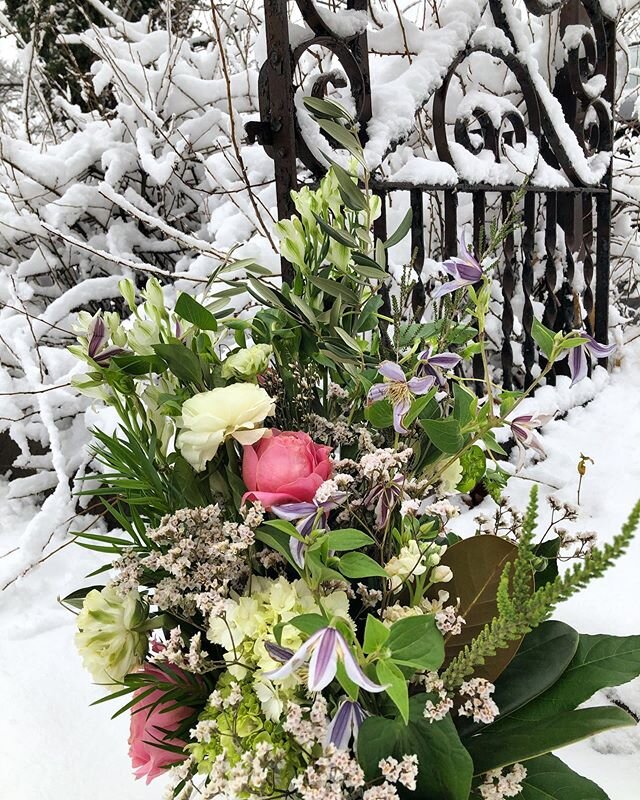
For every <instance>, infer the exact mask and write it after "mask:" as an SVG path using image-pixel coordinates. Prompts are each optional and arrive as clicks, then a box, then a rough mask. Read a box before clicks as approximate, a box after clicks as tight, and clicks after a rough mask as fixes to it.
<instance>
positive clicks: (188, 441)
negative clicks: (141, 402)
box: [176, 383, 275, 472]
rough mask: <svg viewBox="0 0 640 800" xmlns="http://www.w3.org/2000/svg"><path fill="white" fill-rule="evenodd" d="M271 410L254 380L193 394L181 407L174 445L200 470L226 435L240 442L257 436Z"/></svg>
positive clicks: (249, 442) (255, 439) (264, 430)
mask: <svg viewBox="0 0 640 800" xmlns="http://www.w3.org/2000/svg"><path fill="white" fill-rule="evenodd" d="M274 411H275V403H274V401H273V400H272V399H271V398H270V397H269V395H268V394H267V393H266V392H265V390H264V389H262V388H261V387H260V386H257V385H256V384H255V383H232V384H231V385H230V386H223V387H220V388H218V389H212V390H211V391H210V392H202V393H201V394H196V395H194V396H193V397H191V398H189V400H187V401H186V403H185V404H184V405H183V406H182V423H181V430H180V433H179V434H178V438H177V440H176V446H177V448H178V450H180V452H181V453H182V455H183V456H184V458H186V460H187V461H188V462H189V463H190V464H191V466H192V467H193V468H194V469H195V470H196V472H202V470H203V469H204V468H205V466H206V464H207V461H211V459H212V458H213V457H214V456H215V454H216V453H217V452H218V447H220V445H221V444H222V442H223V441H224V440H225V439H227V438H228V437H229V436H233V438H234V439H237V440H238V441H239V442H240V443H241V444H243V445H244V444H255V443H256V442H257V441H258V440H259V439H261V438H262V437H263V436H264V434H265V433H266V429H265V428H263V427H262V423H263V422H264V420H265V419H266V418H267V417H268V416H270V415H271V414H273V413H274Z"/></svg>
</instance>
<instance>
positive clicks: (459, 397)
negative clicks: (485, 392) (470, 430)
mask: <svg viewBox="0 0 640 800" xmlns="http://www.w3.org/2000/svg"><path fill="white" fill-rule="evenodd" d="M477 402H478V398H477V397H476V396H475V394H473V392H470V391H469V390H468V389H465V388H464V386H462V384H460V383H454V384H453V416H454V417H455V418H456V419H457V420H458V422H459V423H460V426H461V427H464V426H465V425H467V424H468V423H469V422H471V420H472V419H473V409H474V408H475V407H476V405H477Z"/></svg>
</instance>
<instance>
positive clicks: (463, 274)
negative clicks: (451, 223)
mask: <svg viewBox="0 0 640 800" xmlns="http://www.w3.org/2000/svg"><path fill="white" fill-rule="evenodd" d="M460 252H461V254H462V257H460V256H452V257H451V258H448V259H447V260H446V261H443V263H442V266H443V267H444V268H445V269H446V270H447V272H448V273H449V275H451V277H452V278H453V280H452V281H448V282H447V283H443V284H442V286H439V287H438V288H437V289H436V290H435V292H433V294H432V295H431V296H432V297H433V298H438V297H442V296H443V295H445V294H452V293H453V292H455V291H457V290H458V289H463V288H464V287H465V286H472V285H473V284H474V283H478V281H481V280H482V275H483V273H482V267H481V266H480V263H479V262H478V260H477V259H476V258H475V257H474V256H472V255H471V253H470V252H469V250H468V248H467V245H466V242H465V240H464V233H463V234H462V236H461V237H460Z"/></svg>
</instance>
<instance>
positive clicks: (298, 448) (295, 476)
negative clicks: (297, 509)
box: [242, 428, 331, 511]
mask: <svg viewBox="0 0 640 800" xmlns="http://www.w3.org/2000/svg"><path fill="white" fill-rule="evenodd" d="M330 452H331V448H330V447H325V446H324V445H319V444H316V443H315V442H314V441H313V440H312V439H311V438H310V437H309V436H308V435H307V434H306V433H301V432H300V431H295V432H294V431H279V430H277V429H275V428H273V429H272V431H271V436H265V437H264V438H262V439H260V441H259V442H256V444H253V445H247V446H246V447H245V448H244V456H243V459H242V478H243V480H244V482H245V486H246V487H247V489H248V490H249V491H248V492H247V493H246V494H245V495H244V497H243V501H246V500H259V501H260V502H261V503H262V505H263V506H264V507H265V508H266V509H267V511H268V510H270V509H271V507H272V506H280V505H283V504H284V503H310V502H311V501H312V500H313V498H314V496H315V493H316V491H317V489H318V487H319V486H320V485H321V484H322V483H324V481H326V480H327V479H328V478H329V476H330V475H331V461H330V460H329V453H330Z"/></svg>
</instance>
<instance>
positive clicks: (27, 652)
mask: <svg viewBox="0 0 640 800" xmlns="http://www.w3.org/2000/svg"><path fill="white" fill-rule="evenodd" d="M590 398H593V399H592V400H591V402H589V403H588V404H587V405H585V406H576V403H582V402H585V401H586V400H588V399H590ZM527 403H528V409H529V410H533V409H539V410H542V411H547V410H549V409H552V408H555V409H557V410H560V411H566V410H567V409H570V410H568V413H567V416H566V418H564V419H562V420H556V421H554V422H552V423H550V424H549V425H547V426H546V428H545V429H544V431H543V441H544V446H545V449H546V451H547V454H548V457H547V458H546V459H545V460H542V461H540V462H538V463H535V464H531V463H530V464H528V465H527V466H526V467H525V468H524V470H523V472H522V473H521V474H520V475H519V476H517V477H513V478H512V479H511V480H510V482H509V484H508V487H507V493H508V494H509V495H510V497H511V498H512V501H513V502H514V503H516V504H517V505H519V506H524V504H525V503H526V501H527V497H528V494H529V491H530V488H531V480H532V479H535V480H537V481H540V482H541V495H542V497H543V498H544V497H545V496H546V495H548V494H554V495H555V496H556V497H558V498H560V500H562V501H570V502H573V503H575V502H576V489H577V477H578V475H577V471H576V465H577V462H578V459H579V457H580V453H581V452H584V453H586V454H587V455H589V456H591V457H592V458H593V459H594V461H595V464H593V465H589V467H588V471H587V475H586V477H585V479H584V482H583V489H582V497H581V516H580V519H579V521H578V522H577V523H576V525H577V528H578V529H579V530H587V529H588V530H597V531H598V532H599V534H600V537H601V539H602V540H603V541H605V540H610V539H611V537H612V536H613V535H615V534H616V533H617V532H618V530H619V528H620V525H621V524H622V522H623V521H624V520H625V518H626V516H627V514H628V512H629V510H630V508H631V506H632V505H633V504H634V503H635V501H636V500H637V499H638V496H639V495H640V461H639V460H638V458H637V448H638V445H639V444H640V340H637V341H636V342H635V343H634V344H632V345H629V346H628V347H627V348H626V349H625V350H623V351H622V358H621V365H620V367H619V368H617V369H615V370H614V371H613V373H612V374H611V375H610V376H607V374H606V373H605V372H604V370H599V371H598V372H597V373H596V375H595V376H594V380H590V379H587V380H585V381H584V382H582V383H581V384H578V385H577V386H575V387H573V389H569V386H568V380H567V379H560V381H559V384H558V387H557V388H556V389H554V388H552V387H548V388H545V389H543V390H542V392H541V393H540V394H539V395H537V396H536V397H534V398H532V399H531V400H529V401H527ZM622 410H624V412H623V414H624V415H622ZM0 502H2V506H3V517H2V519H1V521H0V525H1V527H0V556H2V555H3V554H4V553H6V552H8V551H11V550H12V549H13V548H15V547H19V546H21V544H23V543H24V540H25V536H26V534H27V529H28V528H29V526H30V525H32V524H33V523H32V522H30V520H32V519H33V518H34V514H36V509H35V508H34V507H33V506H32V505H31V503H30V502H28V501H24V500H12V499H10V498H9V497H8V495H7V488H6V485H0ZM485 506H486V509H489V506H490V503H489V502H488V501H485V504H483V505H482V506H480V507H479V508H477V509H474V510H473V511H472V512H469V513H468V514H466V515H464V516H463V517H460V518H458V520H457V521H455V522H456V529H457V530H458V532H459V533H463V534H464V533H468V532H470V531H471V530H472V528H473V520H472V517H473V516H475V514H477V513H480V512H482V511H483V509H484V508H485ZM543 516H544V514H543ZM639 560H640V538H637V539H636V540H635V541H634V543H633V545H632V547H631V549H630V551H629V552H628V553H627V555H626V556H625V557H624V558H623V559H622V560H621V561H620V562H619V563H618V564H617V565H616V566H615V567H613V568H612V569H611V570H610V571H609V572H608V573H607V575H606V577H604V578H602V579H599V580H597V581H594V582H593V583H592V584H591V585H590V586H589V588H588V589H587V590H586V591H584V592H583V593H581V594H579V595H578V596H577V597H576V598H574V599H572V600H570V601H569V602H567V603H565V604H564V605H563V606H562V607H561V608H559V609H558V612H557V613H556V615H555V616H556V617H557V618H559V619H563V620H565V621H566V622H568V623H569V624H571V625H574V626H575V627H576V628H578V629H579V630H580V631H583V632H585V633H596V632H608V633H612V634H616V635H631V634H637V633H638V630H640V609H639V607H638V604H637V564H638V562H639ZM0 563H1V562H0ZM97 563H99V562H97V561H96V558H95V557H94V556H93V555H92V554H90V553H88V552H87V551H83V550H80V549H79V548H75V549H74V550H73V551H71V550H70V549H69V548H66V547H65V548H64V549H63V550H62V551H60V552H59V553H57V554H55V555H52V556H51V557H50V558H48V559H47V561H45V562H44V564H42V565H41V566H40V567H39V568H37V570H34V571H32V572H30V573H29V574H27V575H26V576H25V577H24V578H22V579H21V580H19V581H18V582H17V583H15V584H13V585H12V586H11V587H10V588H9V589H8V590H7V592H6V594H5V595H4V596H3V602H2V603H1V604H0V707H1V708H2V709H3V713H2V716H1V717H0V760H1V761H2V764H3V778H4V780H3V788H4V790H5V792H6V795H7V796H8V797H9V796H15V797H16V798H19V799H20V800H23V798H24V800H61V798H64V800H86V798H87V797H91V798H92V800H111V798H113V797H122V798H126V800H160V798H161V797H162V785H161V783H158V782H156V783H154V784H152V785H151V786H150V787H149V788H145V787H144V786H143V785H141V784H140V783H136V782H135V781H134V780H133V777H132V775H131V773H130V767H129V763H128V759H127V735H128V732H127V722H126V719H123V718H119V719H118V720H116V721H112V720H110V719H109V716H110V714H111V713H113V712H114V711H115V706H111V707H109V706H108V705H106V704H105V705H100V706H97V707H93V708H90V707H89V703H90V702H92V701H93V700H95V699H97V698H98V697H100V696H101V695H100V691H99V690H98V689H97V687H93V686H91V683H90V677H89V676H88V674H87V673H86V672H84V670H83V669H82V667H81V664H80V660H79V658H78V656H77V654H76V652H75V649H74V646H73V617H72V616H70V615H69V613H68V612H67V611H65V610H64V609H62V608H61V607H60V606H59V605H57V603H56V596H58V595H62V596H63V595H64V594H65V593H67V592H69V591H71V590H72V589H74V588H77V587H78V586H79V585H84V584H85V581H83V575H84V574H86V573H88V572H89V571H90V570H91V569H92V568H94V567H95V566H96V564H97ZM618 694H619V696H620V697H622V698H623V699H624V701H625V702H627V703H629V704H630V705H631V707H632V708H634V709H635V710H636V711H640V681H635V682H633V683H631V684H629V685H627V686H626V687H623V688H622V689H620V690H618ZM597 699H598V701H600V702H603V701H604V702H606V698H605V697H604V696H601V697H598V698H597ZM34 753H36V754H38V764H37V769H34V763H33V758H34ZM45 754H46V757H45ZM560 755H561V756H562V758H563V759H565V760H566V761H567V763H568V764H569V765H570V766H571V767H572V768H573V769H576V770H577V771H578V772H581V773H582V774H584V775H586V776H587V777H590V778H591V779H592V780H595V781H596V782H598V783H599V784H600V785H601V786H602V787H603V788H604V789H605V791H607V792H608V793H609V796H610V799H611V800H637V788H636V786H637V784H636V781H637V774H638V770H640V729H639V728H634V729H625V730H622V731H616V732H612V733H606V734H602V735H600V736H598V737H596V739H595V740H594V741H593V742H591V743H580V744H577V745H572V746H571V747H568V748H565V749H564V750H563V751H562V752H561V753H560Z"/></svg>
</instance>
